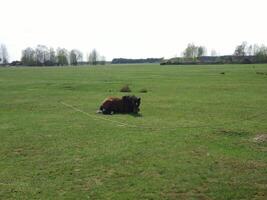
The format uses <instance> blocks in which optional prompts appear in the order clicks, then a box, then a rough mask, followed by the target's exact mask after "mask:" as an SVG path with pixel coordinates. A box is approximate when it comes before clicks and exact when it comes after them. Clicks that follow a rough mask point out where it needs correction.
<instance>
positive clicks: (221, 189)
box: [0, 64, 267, 200]
mask: <svg viewBox="0 0 267 200" xmlns="http://www.w3.org/2000/svg"><path fill="white" fill-rule="evenodd" d="M257 72H258V73H257ZM266 73H267V65H266V64H262V65H209V66H204V65H202V66H159V65H106V66H96V67H85V66H79V67H18V68H0V97H1V98H0V155H1V157H0V199H5V200H7V199H116V200H117V199H266V198H267V156H266V153H267V142H266V135H267V75H266ZM126 84H128V85H129V87H130V88H131V90H132V92H131V93H130V94H134V95H136V96H139V97H141V112H140V115H137V116H134V115H127V114H117V115H101V114H96V113H95V112H96V110H97V109H98V108H99V106H100V104H101V102H102V101H103V100H104V99H105V98H106V97H108V96H123V95H126V94H129V93H121V92H119V90H120V89H121V87H123V86H124V85H126ZM141 90H143V91H145V90H146V91H147V92H146V93H144V92H140V91H141ZM264 137H265V138H264Z"/></svg>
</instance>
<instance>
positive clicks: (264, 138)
mask: <svg viewBox="0 0 267 200" xmlns="http://www.w3.org/2000/svg"><path fill="white" fill-rule="evenodd" d="M253 141H254V142H257V143H266V142H267V133H262V134H258V135H256V137H254V138H253Z"/></svg>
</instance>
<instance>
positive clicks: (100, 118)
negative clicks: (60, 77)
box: [60, 102, 136, 127]
mask: <svg viewBox="0 0 267 200" xmlns="http://www.w3.org/2000/svg"><path fill="white" fill-rule="evenodd" d="M60 103H61V104H62V105H64V106H66V107H69V108H72V109H73V110H75V111H77V112H80V113H82V114H84V115H86V116H88V117H90V118H92V119H99V120H105V121H109V122H112V123H116V124H117V125H118V126H128V127H136V126H133V125H130V124H127V123H123V122H119V121H116V120H112V119H107V118H103V117H98V116H96V115H93V114H90V113H87V112H85V111H83V110H80V109H78V108H76V107H74V106H72V105H70V104H67V103H65V102H60Z"/></svg>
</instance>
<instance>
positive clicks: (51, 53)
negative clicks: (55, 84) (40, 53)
mask: <svg viewBox="0 0 267 200" xmlns="http://www.w3.org/2000/svg"><path fill="white" fill-rule="evenodd" d="M56 64H57V57H56V52H55V50H54V49H53V48H52V47H50V49H49V61H48V62H47V63H46V65H49V66H54V65H56Z"/></svg>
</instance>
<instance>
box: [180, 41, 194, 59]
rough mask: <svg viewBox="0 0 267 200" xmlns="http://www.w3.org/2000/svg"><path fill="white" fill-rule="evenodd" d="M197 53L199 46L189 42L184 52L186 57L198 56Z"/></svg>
mask: <svg viewBox="0 0 267 200" xmlns="http://www.w3.org/2000/svg"><path fill="white" fill-rule="evenodd" d="M197 54H198V47H197V46H195V45H194V44H193V43H189V44H188V45H187V47H186V49H185V50H184V53H183V55H184V57H185V58H196V57H197Z"/></svg>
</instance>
